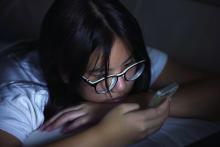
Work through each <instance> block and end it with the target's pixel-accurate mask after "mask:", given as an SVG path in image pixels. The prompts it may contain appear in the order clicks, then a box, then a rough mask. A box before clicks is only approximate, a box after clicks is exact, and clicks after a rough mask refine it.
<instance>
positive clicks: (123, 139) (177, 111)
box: [0, 49, 220, 147]
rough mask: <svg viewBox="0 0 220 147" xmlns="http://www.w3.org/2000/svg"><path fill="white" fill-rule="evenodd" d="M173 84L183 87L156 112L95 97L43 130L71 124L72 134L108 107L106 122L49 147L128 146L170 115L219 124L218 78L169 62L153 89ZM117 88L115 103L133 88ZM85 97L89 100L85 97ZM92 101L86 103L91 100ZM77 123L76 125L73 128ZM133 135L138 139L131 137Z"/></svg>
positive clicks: (6, 140)
mask: <svg viewBox="0 0 220 147" xmlns="http://www.w3.org/2000/svg"><path fill="white" fill-rule="evenodd" d="M121 51H122V53H123V52H124V51H123V49H122V50H121ZM112 53H113V52H112ZM116 55H117V54H116ZM128 56H129V53H125V54H124V57H123V59H124V60H125V59H126V58H127V57H128ZM112 57H113V56H112ZM111 63H112V65H111V67H112V68H115V70H114V72H113V74H114V73H118V72H121V70H122V66H120V67H119V66H116V65H120V64H115V63H114V62H113V61H112V62H111ZM113 65H114V66H113ZM174 81H175V82H178V83H179V84H180V88H179V90H178V92H177V93H176V95H175V96H174V97H173V100H172V101H171V102H170V100H167V101H165V102H164V103H162V104H161V105H160V106H159V107H157V108H151V109H144V110H139V105H137V103H138V102H136V104H120V105H118V106H116V107H115V108H113V109H112V107H114V106H109V105H111V104H104V103H101V105H100V102H103V101H107V100H109V97H108V96H105V97H104V96H103V99H104V100H103V99H101V98H100V97H98V98H96V97H95V98H94V100H95V101H96V102H90V103H85V104H81V105H80V106H74V107H70V108H67V109H65V110H63V111H62V112H60V113H58V114H57V115H55V116H54V117H53V118H51V119H50V120H49V121H48V122H46V123H45V125H44V126H43V127H42V130H45V131H51V130H53V129H54V128H57V127H60V126H62V125H63V124H65V123H66V122H71V125H70V126H67V128H66V129H67V131H71V130H72V129H75V128H76V127H79V126H80V125H83V124H86V123H88V122H89V121H91V120H93V118H94V114H97V113H98V112H100V111H102V110H104V109H107V107H106V106H108V107H109V109H108V111H109V110H110V112H108V111H107V110H106V111H107V112H106V113H105V114H104V118H103V119H102V120H101V121H100V122H99V123H97V124H96V125H95V126H93V127H91V128H90V129H88V130H86V131H84V132H81V133H79V134H76V135H74V136H70V137H68V138H66V139H64V140H59V141H56V142H54V143H51V144H50V145H49V144H48V146H74V145H75V146H82V147H84V146H86V147H92V146H97V147H99V146H100V147H101V146H110V147H111V146H114V147H117V146H125V145H127V144H130V143H133V142H135V141H137V140H139V139H142V138H143V137H144V136H147V135H149V134H151V133H153V132H155V131H157V130H158V129H159V128H160V127H161V125H162V124H163V122H164V121H165V119H166V118H167V116H168V115H169V116H178V117H187V118H188V117H193V118H199V119H207V120H220V118H219V115H218V114H219V112H220V108H219V106H218V104H219V102H220V99H219V98H220V92H219V88H220V84H219V83H220V79H219V78H218V75H213V74H212V75H209V74H206V73H202V72H198V71H195V70H192V69H190V68H187V67H185V66H183V65H180V64H178V63H176V62H175V61H174V60H172V59H169V60H168V62H167V64H166V66H165V68H164V70H163V72H162V73H161V75H160V77H159V78H158V80H157V81H156V82H155V83H154V85H153V86H152V89H153V90H154V89H155V90H156V89H158V88H161V87H163V86H165V85H167V84H169V83H171V82H174ZM117 84H118V85H117V86H116V87H115V88H116V89H114V92H115V94H114V95H113V96H114V97H113V98H116V99H117V97H118V96H121V95H119V93H120V92H119V91H118V90H120V88H121V86H122V87H124V88H129V86H131V87H132V84H131V83H125V82H124V81H123V79H122V78H121V79H120V80H119V82H118V83H117ZM129 84H131V85H129ZM82 85H83V83H82ZM82 85H81V86H82ZM128 85H129V86H128ZM84 88H85V87H84ZM90 88H91V87H90ZM90 88H89V87H87V88H85V89H84V90H86V91H88V92H89V91H90V90H92V89H93V88H92V89H90ZM93 90H94V89H93ZM94 94H95V93H94ZM126 94H127V92H124V93H123V94H122V95H126ZM151 96H152V94H150V93H139V94H137V95H129V96H127V97H128V98H130V99H132V100H135V99H137V98H138V99H140V98H142V99H143V100H144V101H145V100H147V99H149V97H151ZM84 97H86V94H85V95H84ZM91 98H92V97H91ZM91 98H88V99H87V100H91ZM146 102H147V101H146ZM198 104H199V105H198ZM195 106H196V107H195ZM111 109H112V110H111ZM61 120H64V121H61ZM134 120H135V121H134ZM116 122H117V123H116ZM75 123H76V124H77V125H74V124H75ZM51 126H52V127H51ZM103 128H104V129H103ZM119 130H120V131H119ZM134 132H135V133H134ZM133 134H136V135H135V136H132V135H133ZM0 140H4V142H2V141H1V142H0V146H3V145H2V144H7V143H8V144H10V143H13V144H11V145H8V146H18V145H19V144H21V143H20V142H19V141H18V139H16V138H15V137H13V136H12V135H10V134H7V133H5V132H4V131H0Z"/></svg>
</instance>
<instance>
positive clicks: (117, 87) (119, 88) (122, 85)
mask: <svg viewBox="0 0 220 147" xmlns="http://www.w3.org/2000/svg"><path fill="white" fill-rule="evenodd" d="M125 88H126V83H125V79H124V78H123V77H122V76H121V77H118V81H117V83H116V85H115V87H114V88H113V91H114V92H120V91H123V90H124V89H125Z"/></svg>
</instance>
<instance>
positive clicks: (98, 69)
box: [89, 55, 133, 73]
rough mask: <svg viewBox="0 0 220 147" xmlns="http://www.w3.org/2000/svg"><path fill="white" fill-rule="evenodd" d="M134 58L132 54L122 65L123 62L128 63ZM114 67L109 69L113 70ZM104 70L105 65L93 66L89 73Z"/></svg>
mask: <svg viewBox="0 0 220 147" xmlns="http://www.w3.org/2000/svg"><path fill="white" fill-rule="evenodd" d="M132 58H133V56H132V55H130V56H129V57H128V58H127V59H126V60H125V61H124V62H123V63H122V65H123V64H125V63H127V62H128V61H129V60H131V59H132ZM112 70H113V69H109V71H112ZM103 71H104V67H101V68H99V67H98V68H95V67H94V68H93V69H91V70H89V73H93V72H103Z"/></svg>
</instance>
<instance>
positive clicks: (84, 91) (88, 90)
mask: <svg viewBox="0 0 220 147" xmlns="http://www.w3.org/2000/svg"><path fill="white" fill-rule="evenodd" d="M79 94H80V96H82V98H83V99H84V100H88V101H91V102H103V101H104V100H105V99H103V95H102V94H97V93H96V91H95V89H94V88H93V87H92V86H89V85H88V84H86V83H85V82H81V83H80V89H79Z"/></svg>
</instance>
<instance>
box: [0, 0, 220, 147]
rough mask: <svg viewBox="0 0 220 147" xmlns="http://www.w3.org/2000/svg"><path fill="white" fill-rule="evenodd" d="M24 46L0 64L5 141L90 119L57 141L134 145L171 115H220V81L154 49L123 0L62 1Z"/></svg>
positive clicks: (16, 141)
mask: <svg viewBox="0 0 220 147" xmlns="http://www.w3.org/2000/svg"><path fill="white" fill-rule="evenodd" d="M16 48H17V51H14V52H13V53H11V54H9V55H7V56H5V57H2V59H1V64H0V66H1V75H0V81H1V87H0V100H1V101H0V111H1V113H0V130H1V131H0V139H1V140H2V141H1V142H0V146H2V145H8V146H9V145H11V146H18V145H21V144H22V142H23V141H24V140H25V138H26V137H27V136H28V135H29V134H30V133H31V132H32V131H34V130H36V129H38V128H39V127H40V129H41V130H42V131H52V130H54V129H55V128H58V127H61V126H62V127H63V129H62V131H63V132H64V133H65V132H71V131H72V130H74V129H76V128H78V127H80V126H84V125H86V124H94V125H93V126H92V127H90V128H89V129H87V130H85V131H83V132H80V133H79V134H76V135H72V136H69V137H68V138H66V139H61V140H59V141H56V142H53V143H51V144H50V146H68V145H69V146H74V145H75V146H87V147H88V146H105V147H106V146H114V147H115V146H126V145H128V144H131V143H134V142H136V141H137V140H140V139H143V138H144V137H147V136H149V135H150V134H153V133H154V132H156V131H157V130H159V128H160V127H161V126H162V124H163V122H164V121H165V120H166V118H167V117H168V116H175V117H183V118H197V119H205V120H219V115H218V113H219V107H218V103H219V101H220V92H219V87H220V84H219V78H218V77H216V76H214V75H213V76H209V75H207V74H204V73H201V72H198V71H194V70H191V69H189V68H186V67H184V66H181V65H180V64H178V63H176V62H174V61H173V60H171V59H170V58H168V56H167V55H166V54H165V53H163V52H161V51H159V50H157V49H154V48H151V47H147V46H146V45H145V44H144V41H143V37H142V33H141V30H140V27H139V25H138V23H137V21H136V19H135V18H134V17H133V16H132V15H131V14H130V13H129V12H128V10H127V9H126V8H125V7H124V6H123V5H122V4H121V3H120V2H119V1H118V0H57V1H55V3H54V4H53V5H52V7H51V8H50V10H49V11H48V13H47V15H46V17H45V19H44V22H43V25H42V30H41V35H40V38H39V40H38V41H37V42H36V43H32V44H31V45H20V46H19V47H18V46H17V47H16ZM21 48H23V49H21ZM172 82H177V83H179V85H180V88H179V89H178V91H177V93H176V94H175V95H174V97H173V99H172V101H171V100H170V99H169V98H168V99H166V100H165V101H164V102H163V103H161V104H160V105H159V106H158V107H156V108H148V107H147V105H148V102H149V99H150V98H151V97H152V96H153V94H154V92H155V90H157V89H159V88H161V87H163V86H165V85H167V84H170V83H172ZM123 103H124V104H123ZM54 114H55V115H54ZM52 115H53V117H52V118H51V116H52ZM48 118H50V119H49V120H48V121H46V122H45V123H44V120H45V119H48ZM48 146H49V145H48Z"/></svg>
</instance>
